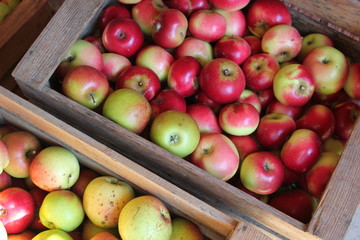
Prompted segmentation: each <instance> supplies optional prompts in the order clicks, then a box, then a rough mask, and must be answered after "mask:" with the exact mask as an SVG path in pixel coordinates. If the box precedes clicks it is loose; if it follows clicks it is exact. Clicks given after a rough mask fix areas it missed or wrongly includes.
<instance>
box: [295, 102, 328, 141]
mask: <svg viewBox="0 0 360 240" xmlns="http://www.w3.org/2000/svg"><path fill="white" fill-rule="evenodd" d="M296 126H297V128H307V129H311V130H313V131H314V132H316V133H317V134H319V136H320V137H321V140H322V141H324V140H326V139H327V138H329V137H331V136H332V135H333V134H334V131H335V116H334V113H333V111H332V110H331V109H330V108H329V107H327V106H325V105H323V104H314V105H311V106H310V107H309V108H307V109H306V110H305V112H304V113H303V114H302V116H300V118H298V119H297V120H296Z"/></svg>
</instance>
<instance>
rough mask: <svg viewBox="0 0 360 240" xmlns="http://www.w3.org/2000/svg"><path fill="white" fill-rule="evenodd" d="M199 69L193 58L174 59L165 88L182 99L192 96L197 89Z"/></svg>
mask: <svg viewBox="0 0 360 240" xmlns="http://www.w3.org/2000/svg"><path fill="white" fill-rule="evenodd" d="M201 68H202V66H201V64H200V62H199V61H198V60H197V59H196V58H195V57H192V56H184V57H180V58H177V59H175V61H174V62H173V63H172V64H171V66H170V69H169V73H168V77H167V86H168V87H169V88H170V89H174V90H175V91H176V92H178V93H179V94H180V95H181V96H183V97H190V96H192V95H194V94H195V93H196V92H197V91H198V89H199V76H200V72H201Z"/></svg>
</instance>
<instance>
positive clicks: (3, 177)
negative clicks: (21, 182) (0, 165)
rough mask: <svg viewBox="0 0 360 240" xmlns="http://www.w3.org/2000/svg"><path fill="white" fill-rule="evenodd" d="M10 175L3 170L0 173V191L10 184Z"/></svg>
mask: <svg viewBox="0 0 360 240" xmlns="http://www.w3.org/2000/svg"><path fill="white" fill-rule="evenodd" d="M11 182H12V177H11V176H10V175H9V174H8V173H7V172H5V171H3V172H2V173H0V192H1V191H3V190H5V189H6V188H8V187H10V186H11Z"/></svg>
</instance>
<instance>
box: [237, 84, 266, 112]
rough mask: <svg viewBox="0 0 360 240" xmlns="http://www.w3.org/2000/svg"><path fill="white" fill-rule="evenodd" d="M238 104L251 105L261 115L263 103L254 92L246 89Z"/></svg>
mask: <svg viewBox="0 0 360 240" xmlns="http://www.w3.org/2000/svg"><path fill="white" fill-rule="evenodd" d="M236 102H240V103H249V104H251V105H253V106H254V107H255V108H256V110H257V111H258V112H259V113H261V102H260V99H259V96H258V95H257V94H256V93H255V92H254V91H251V90H249V89H246V88H245V89H244V91H243V92H242V93H241V94H240V96H239V98H238V99H237V100H236Z"/></svg>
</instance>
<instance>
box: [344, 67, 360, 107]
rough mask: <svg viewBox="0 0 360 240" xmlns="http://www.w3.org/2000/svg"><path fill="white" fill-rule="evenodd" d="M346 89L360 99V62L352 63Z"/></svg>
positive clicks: (352, 95) (347, 92)
mask: <svg viewBox="0 0 360 240" xmlns="http://www.w3.org/2000/svg"><path fill="white" fill-rule="evenodd" d="M344 91H345V92H346V94H347V95H349V96H350V97H351V98H354V99H356V100H359V99H360V62H356V63H352V64H350V67H349V74H348V77H347V79H346V81H345V85H344Z"/></svg>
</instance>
